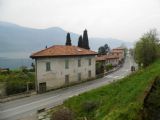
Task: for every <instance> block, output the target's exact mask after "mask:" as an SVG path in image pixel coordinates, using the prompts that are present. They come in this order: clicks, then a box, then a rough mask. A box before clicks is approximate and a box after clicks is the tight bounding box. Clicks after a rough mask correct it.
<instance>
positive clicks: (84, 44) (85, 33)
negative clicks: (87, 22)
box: [83, 29, 90, 49]
mask: <svg viewBox="0 0 160 120" xmlns="http://www.w3.org/2000/svg"><path fill="white" fill-rule="evenodd" d="M83 48H85V49H90V47H89V41H88V34H87V30H86V29H85V30H84V32H83Z"/></svg>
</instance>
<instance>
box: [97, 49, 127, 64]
mask: <svg viewBox="0 0 160 120" xmlns="http://www.w3.org/2000/svg"><path fill="white" fill-rule="evenodd" d="M124 58H125V49H124V48H114V49H112V50H111V52H110V53H108V54H106V55H100V56H97V57H96V62H101V63H102V64H103V65H107V64H112V66H117V65H119V64H120V63H122V62H123V61H124Z"/></svg>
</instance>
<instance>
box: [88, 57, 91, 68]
mask: <svg viewBox="0 0 160 120" xmlns="http://www.w3.org/2000/svg"><path fill="white" fill-rule="evenodd" d="M88 64H89V66H90V65H91V58H90V59H89V60H88Z"/></svg>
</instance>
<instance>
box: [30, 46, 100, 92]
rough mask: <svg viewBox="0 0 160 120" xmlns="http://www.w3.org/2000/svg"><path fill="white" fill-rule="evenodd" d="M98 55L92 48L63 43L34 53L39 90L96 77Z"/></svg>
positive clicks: (42, 90) (43, 90) (32, 56)
mask: <svg viewBox="0 0 160 120" xmlns="http://www.w3.org/2000/svg"><path fill="white" fill-rule="evenodd" d="M96 55H97V53H96V52H94V51H91V50H87V49H83V48H79V47H76V46H63V45H55V46H52V47H49V48H46V49H44V50H41V51H39V52H36V53H33V54H32V55H31V58H33V59H35V69H36V70H35V71H36V89H37V92H40V93H41V92H45V91H46V90H50V89H54V88H59V87H62V86H64V85H69V84H70V83H76V82H80V81H82V80H87V79H91V78H95V71H96V70H95V61H96V58H95V56H96Z"/></svg>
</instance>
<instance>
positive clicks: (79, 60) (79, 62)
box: [78, 59, 81, 67]
mask: <svg viewBox="0 0 160 120" xmlns="http://www.w3.org/2000/svg"><path fill="white" fill-rule="evenodd" d="M78 67H81V59H78Z"/></svg>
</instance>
